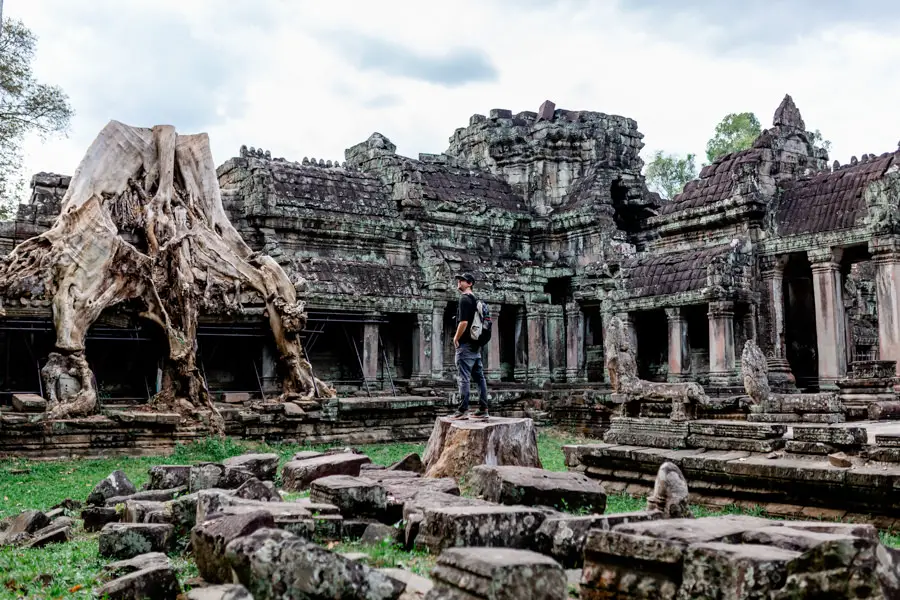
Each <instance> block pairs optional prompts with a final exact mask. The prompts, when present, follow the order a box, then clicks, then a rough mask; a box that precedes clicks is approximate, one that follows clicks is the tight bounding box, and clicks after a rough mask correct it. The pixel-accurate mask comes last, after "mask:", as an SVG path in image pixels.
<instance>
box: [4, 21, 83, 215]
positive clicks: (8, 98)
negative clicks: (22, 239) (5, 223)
mask: <svg viewBox="0 0 900 600" xmlns="http://www.w3.org/2000/svg"><path fill="white" fill-rule="evenodd" d="M36 45H37V38H36V37H35V36H34V34H33V33H32V32H31V30H29V29H28V28H27V27H26V26H25V25H24V24H23V23H22V22H21V21H18V20H14V19H5V20H4V21H3V30H2V35H0V203H2V205H3V208H5V209H6V211H11V210H12V208H14V207H15V204H16V202H17V196H18V195H19V194H20V193H21V191H22V188H23V186H24V180H23V178H22V173H21V170H22V142H23V140H24V139H25V136H26V135H27V134H30V133H37V134H38V135H39V136H41V138H42V139H47V138H48V137H49V136H51V135H53V134H59V133H65V132H66V131H67V130H68V127H69V122H70V121H71V119H72V115H73V114H74V111H73V110H72V107H71V106H70V105H69V98H68V96H66V94H65V92H63V91H62V89H60V88H59V87H57V86H54V85H48V84H44V83H40V82H38V81H37V80H36V79H35V76H34V73H33V71H32V64H31V63H32V61H33V60H34V52H35V48H36ZM7 218H8V215H7Z"/></svg>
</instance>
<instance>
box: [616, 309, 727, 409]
mask: <svg viewBox="0 0 900 600" xmlns="http://www.w3.org/2000/svg"><path fill="white" fill-rule="evenodd" d="M604 352H605V356H606V370H607V372H608V373H609V379H610V384H611V386H612V389H613V391H614V392H615V393H617V394H621V395H623V396H624V399H625V412H626V413H627V412H634V411H635V408H634V406H635V405H636V404H637V405H639V403H640V402H641V401H647V400H650V401H653V400H657V401H659V400H663V401H665V400H670V401H671V402H672V414H671V419H672V420H673V421H685V420H687V419H689V418H691V417H692V416H693V413H694V409H695V408H696V406H697V405H698V404H705V403H708V401H709V400H708V398H707V396H706V393H705V392H704V391H703V388H702V387H701V386H700V384H698V383H694V382H688V383H658V382H654V381H645V380H643V379H641V378H640V377H638V370H637V360H636V358H635V352H634V348H633V347H632V344H631V336H630V335H629V333H628V331H627V329H626V328H625V324H624V323H623V322H622V320H621V319H620V318H619V317H617V316H613V317H611V318H610V319H609V320H608V322H607V325H606V337H605V339H604ZM632 416H637V415H632Z"/></svg>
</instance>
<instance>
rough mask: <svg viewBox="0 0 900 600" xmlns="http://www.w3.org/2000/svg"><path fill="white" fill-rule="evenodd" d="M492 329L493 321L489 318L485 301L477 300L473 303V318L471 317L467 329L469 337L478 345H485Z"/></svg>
mask: <svg viewBox="0 0 900 600" xmlns="http://www.w3.org/2000/svg"><path fill="white" fill-rule="evenodd" d="M493 329H494V321H493V320H492V319H491V310H490V309H489V308H488V305H487V302H485V301H484V300H478V301H477V302H476V303H475V318H474V319H472V327H471V328H470V329H469V337H471V338H472V341H473V342H475V343H476V344H478V345H479V346H487V343H488V342H489V341H491V331H492V330H493Z"/></svg>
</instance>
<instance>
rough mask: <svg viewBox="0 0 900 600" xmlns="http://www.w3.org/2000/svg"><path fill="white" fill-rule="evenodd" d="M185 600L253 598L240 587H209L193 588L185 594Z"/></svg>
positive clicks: (237, 599) (243, 599)
mask: <svg viewBox="0 0 900 600" xmlns="http://www.w3.org/2000/svg"><path fill="white" fill-rule="evenodd" d="M186 598H187V600H253V596H251V595H250V592H249V591H247V588H245V587H244V586H242V585H236V584H233V583H229V584H226V585H210V586H207V587H202V588H194V589H192V590H191V591H189V592H188V593H187V594H186Z"/></svg>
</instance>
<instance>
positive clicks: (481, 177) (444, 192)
mask: <svg viewBox="0 0 900 600" xmlns="http://www.w3.org/2000/svg"><path fill="white" fill-rule="evenodd" d="M405 165H406V167H407V168H409V169H414V170H415V171H416V172H417V173H418V175H419V177H418V181H419V182H420V183H421V185H422V194H423V197H422V199H423V200H425V201H430V202H436V203H438V204H442V203H445V202H446V203H451V204H453V205H457V206H471V207H472V209H473V210H475V211H476V212H477V211H478V210H479V209H482V208H483V209H487V208H497V209H500V210H503V211H507V212H514V213H528V212H529V210H528V206H527V204H526V203H525V200H524V199H523V198H522V197H521V196H519V195H518V194H516V193H515V191H513V189H512V188H511V187H510V185H509V184H508V183H507V182H506V181H504V180H503V179H502V178H500V177H498V176H496V175H493V174H491V173H488V172H485V171H479V170H469V169H458V168H454V167H450V166H447V165H442V164H429V163H422V162H419V161H412V160H410V161H406V162H405Z"/></svg>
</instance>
